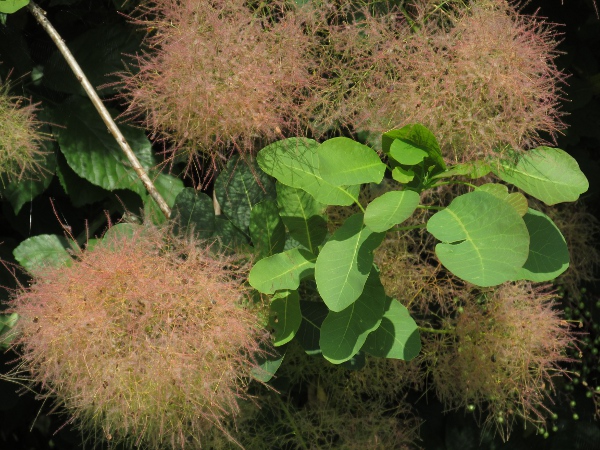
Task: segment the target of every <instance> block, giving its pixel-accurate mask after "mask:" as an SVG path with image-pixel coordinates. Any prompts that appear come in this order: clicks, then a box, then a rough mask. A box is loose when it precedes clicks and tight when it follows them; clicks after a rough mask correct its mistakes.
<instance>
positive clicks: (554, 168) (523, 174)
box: [494, 147, 589, 205]
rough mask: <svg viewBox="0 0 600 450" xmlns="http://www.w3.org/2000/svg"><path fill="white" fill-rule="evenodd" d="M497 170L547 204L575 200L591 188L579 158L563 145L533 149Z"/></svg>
mask: <svg viewBox="0 0 600 450" xmlns="http://www.w3.org/2000/svg"><path fill="white" fill-rule="evenodd" d="M494 172H495V173H496V175H498V176H499V177H500V178H501V179H502V180H504V181H506V182H507V183H511V184H513V185H515V186H516V187H518V188H519V189H522V190H523V191H525V192H527V193H528V194H529V195H532V196H533V197H535V198H537V199H539V200H541V201H543V202H544V203H546V204H547V205H554V204H556V203H561V202H574V201H575V200H577V199H578V198H579V196H580V195H581V194H583V193H584V192H586V191H587V190H588V187H589V184H588V180H587V178H586V177H585V175H584V174H583V172H582V171H581V169H580V168H579V164H577V161H576V160H575V158H573V157H572V156H571V155H569V154H568V153H567V152H565V151H563V150H561V149H559V148H550V147H538V148H535V149H533V150H529V151H528V152H526V153H525V154H523V155H522V156H521V157H520V158H519V161H518V162H517V163H516V164H511V163H510V162H508V161H504V162H501V166H500V167H499V168H498V169H495V170H494Z"/></svg>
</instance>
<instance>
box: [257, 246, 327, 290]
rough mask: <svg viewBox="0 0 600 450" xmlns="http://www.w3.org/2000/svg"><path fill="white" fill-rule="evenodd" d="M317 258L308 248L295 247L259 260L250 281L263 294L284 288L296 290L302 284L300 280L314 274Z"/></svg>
mask: <svg viewBox="0 0 600 450" xmlns="http://www.w3.org/2000/svg"><path fill="white" fill-rule="evenodd" d="M316 259H317V257H316V256H315V255H313V254H312V253H310V252H309V251H307V250H303V249H298V248H293V249H291V250H287V251H285V252H283V253H278V254H276V255H273V256H269V257H267V258H264V259H261V260H260V261H258V262H257V263H256V264H255V265H254V267H252V270H251V271H250V275H249V278H248V281H249V283H250V286H252V287H253V288H254V289H256V290H257V291H259V292H262V293H263V294H274V293H275V291H278V290H282V289H288V290H290V291H294V290H296V289H298V286H300V280H302V279H303V278H306V277H309V276H312V275H313V273H314V269H315V261H316Z"/></svg>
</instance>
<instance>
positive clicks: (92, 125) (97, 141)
mask: <svg viewBox="0 0 600 450" xmlns="http://www.w3.org/2000/svg"><path fill="white" fill-rule="evenodd" d="M62 106H63V107H62V109H61V110H60V112H59V113H57V114H56V117H55V118H56V120H57V121H58V122H59V123H60V125H61V126H60V127H54V128H53V130H54V134H55V135H57V140H58V144H59V146H60V150H61V152H62V153H63V155H65V158H66V159H67V162H68V164H69V167H71V169H73V171H74V172H75V173H76V174H77V175H79V176H80V177H81V178H85V179H86V180H88V181H89V182H90V183H92V184H95V185H96V186H100V187H102V188H104V189H107V190H109V191H112V190H115V189H130V190H132V191H134V192H136V193H138V194H139V195H141V196H142V197H143V196H145V195H146V189H145V188H144V185H143V184H142V182H141V181H140V179H139V177H138V176H137V174H136V173H135V171H134V170H133V169H132V168H131V167H130V164H129V161H128V160H127V157H126V156H125V155H124V154H123V151H122V150H121V148H120V147H119V145H118V144H117V142H116V141H115V138H114V137H113V136H112V135H111V134H110V133H108V132H107V130H106V125H105V124H104V122H103V121H102V119H101V118H100V116H99V115H98V112H97V111H96V109H95V108H94V106H93V105H92V103H91V102H90V101H89V100H88V99H87V98H84V97H81V98H75V99H74V100H71V101H68V102H66V103H65V104H63V105H62ZM109 112H110V113H111V115H112V116H113V117H116V116H117V115H118V112H115V111H110V110H109ZM119 128H120V129H121V132H122V133H123V135H124V136H125V139H126V140H127V142H128V143H129V145H130V146H131V148H132V150H133V152H134V153H135V154H136V156H137V157H138V159H139V161H140V164H141V165H142V167H143V168H144V169H145V170H147V171H148V170H149V169H150V168H151V167H153V166H154V159H153V156H152V148H151V147H152V146H151V144H150V141H149V140H148V138H147V137H146V134H145V133H144V130H142V129H139V128H134V127H131V126H127V125H121V126H119Z"/></svg>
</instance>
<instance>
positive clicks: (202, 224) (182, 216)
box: [171, 188, 215, 239]
mask: <svg viewBox="0 0 600 450" xmlns="http://www.w3.org/2000/svg"><path fill="white" fill-rule="evenodd" d="M171 217H172V218H173V219H174V225H173V231H174V232H175V233H176V234H187V233H193V236H194V237H195V238H196V239H208V238H210V237H211V236H212V235H213V233H214V232H215V209H214V206H213V201H212V199H211V198H210V197H209V196H208V195H206V194H205V193H204V192H198V191H197V190H196V189H194V188H185V189H183V190H182V191H181V192H180V193H179V194H177V197H176V198H175V203H174V204H173V210H172V213H171Z"/></svg>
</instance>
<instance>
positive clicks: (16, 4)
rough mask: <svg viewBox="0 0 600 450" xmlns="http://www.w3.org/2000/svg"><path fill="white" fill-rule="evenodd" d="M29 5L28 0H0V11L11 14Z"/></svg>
mask: <svg viewBox="0 0 600 450" xmlns="http://www.w3.org/2000/svg"><path fill="white" fill-rule="evenodd" d="M27 5H29V0H1V1H0V13H1V14H12V13H14V12H17V11H18V10H20V9H21V8H24V7H26V6H27Z"/></svg>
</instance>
